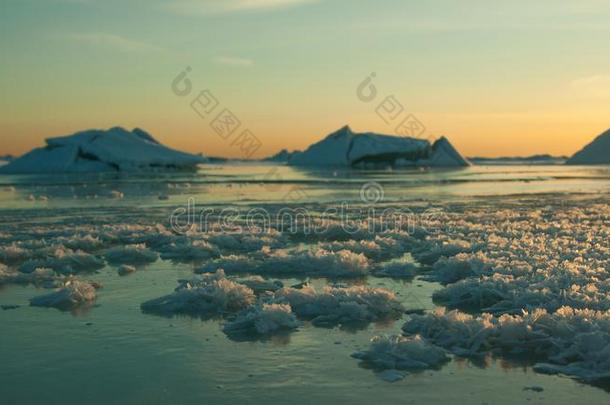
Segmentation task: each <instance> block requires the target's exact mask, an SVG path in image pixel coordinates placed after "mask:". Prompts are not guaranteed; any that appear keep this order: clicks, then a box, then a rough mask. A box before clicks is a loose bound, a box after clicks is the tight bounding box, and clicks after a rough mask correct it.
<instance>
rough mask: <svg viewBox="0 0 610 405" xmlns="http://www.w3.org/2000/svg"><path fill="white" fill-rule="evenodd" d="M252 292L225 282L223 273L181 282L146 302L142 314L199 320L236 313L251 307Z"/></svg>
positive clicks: (228, 281)
mask: <svg viewBox="0 0 610 405" xmlns="http://www.w3.org/2000/svg"><path fill="white" fill-rule="evenodd" d="M255 301H256V296H255V295H254V292H253V291H252V290H251V289H249V288H248V287H246V286H244V285H241V284H238V283H236V282H234V281H231V280H229V279H227V278H226V276H225V273H224V271H222V270H219V271H217V272H216V273H214V274H205V275H203V276H201V277H199V278H195V279H193V280H190V281H184V282H182V283H181V284H180V285H179V286H178V287H177V288H176V290H175V291H174V292H173V293H172V294H169V295H166V296H163V297H160V298H156V299H153V300H150V301H147V302H145V303H143V304H142V305H141V308H142V311H144V312H148V313H153V314H156V315H162V316H173V315H188V316H198V317H201V318H203V319H206V318H211V317H214V316H215V315H223V314H225V313H232V312H238V311H240V310H242V309H245V308H247V307H248V306H250V305H253V304H254V302H255Z"/></svg>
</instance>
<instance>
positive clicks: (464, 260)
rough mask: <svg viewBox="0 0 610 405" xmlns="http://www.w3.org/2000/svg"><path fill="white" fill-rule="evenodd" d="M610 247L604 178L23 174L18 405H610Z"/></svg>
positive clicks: (13, 290) (206, 170)
mask: <svg viewBox="0 0 610 405" xmlns="http://www.w3.org/2000/svg"><path fill="white" fill-rule="evenodd" d="M189 199H191V201H192V202H195V204H196V205H197V207H196V209H206V208H211V209H214V210H221V209H223V208H227V207H230V208H231V209H233V210H235V211H233V212H237V213H238V215H237V216H236V217H235V218H233V219H234V220H232V221H231V223H230V225H228V226H224V227H220V226H219V223H218V222H215V223H214V224H212V226H210V227H209V229H206V230H205V232H204V231H203V230H202V229H196V228H190V229H187V228H184V229H186V231H185V232H181V231H180V229H183V228H180V229H178V230H177V229H176V228H175V227H174V228H172V226H171V221H170V216H171V215H172V213H174V214H175V213H176V212H177V211H176V209H178V210H180V209H185V208H188V204H189ZM342 204H348V205H349V206H350V207H352V208H355V209H356V211H354V212H355V213H352V216H351V217H350V218H351V219H352V220H353V221H354V222H353V223H350V228H349V232H348V231H346V229H345V228H343V227H342V224H343V223H342V222H341V221H340V218H339V217H337V216H336V215H330V216H328V217H324V213H325V212H327V210H328V209H329V208H333V207H335V208H336V207H338V206H340V205H342ZM284 207H289V208H292V209H295V208H302V209H306V210H307V212H309V213H311V214H312V217H313V218H314V221H315V222H316V224H318V225H320V224H323V225H325V227H323V231H321V232H314V233H308V232H305V231H304V229H301V230H299V228H298V227H297V228H296V229H294V230H293V229H291V230H289V231H287V230H286V229H285V228H282V229H280V227H279V224H278V223H271V224H265V223H264V221H263V223H260V221H261V217H258V219H257V218H256V217H255V218H254V220H255V221H257V220H258V221H259V222H258V223H257V225H261V228H263V229H265V231H266V232H264V233H260V232H256V231H255V230H256V229H258V228H253V227H251V226H250V227H245V226H243V225H251V224H250V223H248V221H246V219H245V217H244V215H245V213H246V212H249V210H252V209H265V210H266V212H269V213H271V214H276V213H277V212H278V211H280V210H281V209H282V208H284ZM371 208H375V209H404V210H408V212H410V213H411V214H412V217H410V221H409V222H408V223H406V224H405V223H398V224H396V223H394V222H392V223H390V224H389V225H388V226H385V227H375V226H374V227H372V228H371V227H370V222H371V221H370V219H371V211H370V209H371ZM270 217H271V218H276V216H274V215H271V216H270ZM411 220H412V221H411ZM272 222H273V221H272ZM225 225H226V224H225ZM265 225H267V226H266V227H265ZM378 225H379V223H378V224H377V226H378ZM386 225H387V224H386ZM609 233H610V168H608V167H604V166H600V167H563V166H535V167H526V166H523V167H521V166H510V167H498V166H496V167H492V166H490V167H477V166H475V167H470V168H466V169H461V170H454V171H443V170H435V171H425V170H415V171H408V170H405V171H394V172H390V171H345V170H340V171H333V170H330V171H328V170H326V171H315V170H314V171H302V170H298V169H295V168H289V167H286V166H272V165H223V166H214V165H205V166H202V167H201V169H200V171H199V172H198V173H194V174H192V173H191V174H171V175H169V174H168V175H155V176H154V177H153V176H147V175H129V176H126V175H112V174H100V175H65V176H64V175H55V176H40V175H36V176H33V175H31V176H2V177H0V305H1V307H0V308H1V309H0V324H1V325H2V333H0V357H1V358H2V362H1V365H0V381H1V383H0V397H1V398H2V401H3V402H6V403H82V402H87V403H167V402H173V403H235V402H238V401H239V402H245V403H286V402H287V401H290V402H294V403H311V402H314V401H315V402H319V403H336V402H338V401H341V400H343V401H349V402H350V403H370V402H372V401H381V402H384V403H397V402H400V403H439V404H440V403H447V402H448V401H452V402H457V403H468V404H477V403H479V404H483V403H500V404H503V403H506V404H509V403H510V404H513V403H526V402H531V403H549V404H550V403H553V404H562V403H574V402H575V401H586V402H587V403H591V404H597V403H600V404H601V403H608V400H609V399H610V394H609V391H610V390H609V384H608V377H609V376H610V312H609V311H610V284H609V281H608V280H609V278H608V272H609V271H610V247H609V246H608V242H607V241H608V240H609V236H610V235H609ZM219 269H222V270H223V271H222V272H220V271H218V270H219ZM49 294H51V298H52V299H49ZM49 302H51V303H54V304H56V305H46V304H48V303H49ZM58 302H59V303H60V304H57V303H58ZM151 302H152V303H154V304H155V305H154V306H152V308H153V309H154V310H152V311H151V310H150V308H151V304H149V305H146V303H151ZM38 304H41V305H42V306H39V305H38ZM235 332H240V333H235ZM376 336H378V337H377V338H375V337H376ZM384 336H388V337H389V338H385V337H384ZM390 336H394V337H390ZM371 339H374V341H373V343H371ZM362 353H366V354H365V355H363V354H362ZM390 381H394V382H390Z"/></svg>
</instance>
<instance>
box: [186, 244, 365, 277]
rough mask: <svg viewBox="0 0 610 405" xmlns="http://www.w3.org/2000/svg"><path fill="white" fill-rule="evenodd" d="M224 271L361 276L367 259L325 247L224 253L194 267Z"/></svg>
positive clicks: (288, 274)
mask: <svg viewBox="0 0 610 405" xmlns="http://www.w3.org/2000/svg"><path fill="white" fill-rule="evenodd" d="M221 268H222V269H224V270H226V271H227V273H231V274H235V273H251V274H262V275H266V274H274V275H275V274H281V275H286V276H295V277H300V276H317V277H346V278H349V277H362V276H364V275H366V274H367V273H368V269H369V261H368V259H367V258H366V256H364V255H363V254H356V253H354V252H351V251H349V250H340V251H338V252H330V251H327V250H324V249H315V250H305V251H291V252H285V251H278V252H273V253H270V254H268V255H266V256H263V257H256V256H254V257H246V256H243V255H229V256H223V257H221V258H220V259H217V260H214V261H212V262H210V263H207V264H206V265H205V266H203V267H202V268H200V269H198V270H196V272H197V273H209V272H214V271H216V270H218V269H221Z"/></svg>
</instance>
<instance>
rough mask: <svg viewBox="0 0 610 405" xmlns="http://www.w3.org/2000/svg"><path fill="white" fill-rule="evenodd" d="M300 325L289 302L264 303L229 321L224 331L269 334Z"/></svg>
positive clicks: (235, 333)
mask: <svg viewBox="0 0 610 405" xmlns="http://www.w3.org/2000/svg"><path fill="white" fill-rule="evenodd" d="M298 327H299V321H298V320H297V318H296V316H295V315H294V314H293V313H292V309H291V308H290V305H288V304H262V305H257V306H253V307H250V308H248V309H246V310H244V311H242V312H240V313H238V314H237V316H236V317H235V319H233V320H231V321H230V322H227V323H226V324H225V325H224V327H223V331H224V332H225V333H226V334H227V335H241V336H244V335H246V336H247V335H255V336H256V335H259V336H261V335H262V336H268V335H271V334H274V333H277V332H280V331H290V330H294V329H296V328H298Z"/></svg>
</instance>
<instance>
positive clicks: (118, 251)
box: [105, 244, 159, 264]
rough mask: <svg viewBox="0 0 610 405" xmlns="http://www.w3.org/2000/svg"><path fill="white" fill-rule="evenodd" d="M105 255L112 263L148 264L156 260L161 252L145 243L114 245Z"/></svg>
mask: <svg viewBox="0 0 610 405" xmlns="http://www.w3.org/2000/svg"><path fill="white" fill-rule="evenodd" d="M105 257H106V260H107V261H108V263H111V264H147V263H154V262H156V261H157V259H158V258H159V254H158V253H157V252H153V251H152V250H150V249H148V248H147V247H146V245H144V244H134V245H127V246H116V247H113V248H111V249H109V250H108V251H107V252H106V256H105Z"/></svg>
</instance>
